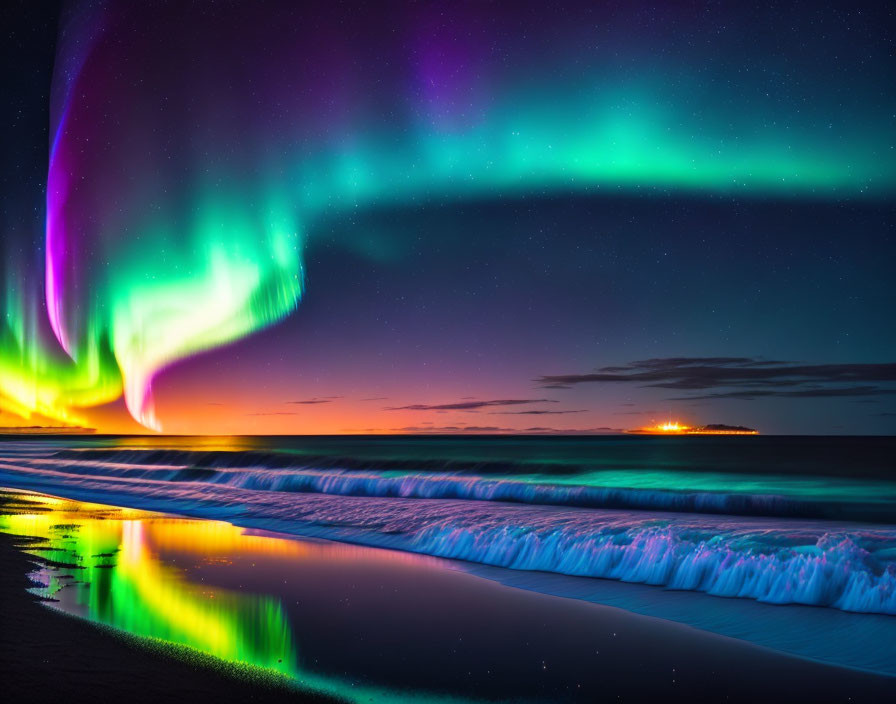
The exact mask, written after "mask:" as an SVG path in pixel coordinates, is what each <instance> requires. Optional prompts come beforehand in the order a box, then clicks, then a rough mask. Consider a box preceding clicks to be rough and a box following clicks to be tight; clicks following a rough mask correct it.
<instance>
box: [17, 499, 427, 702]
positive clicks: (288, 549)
mask: <svg viewBox="0 0 896 704" xmlns="http://www.w3.org/2000/svg"><path fill="white" fill-rule="evenodd" d="M20 496H21V500H20V501H19V502H18V503H17V504H16V506H15V507H14V509H13V512H12V513H10V514H7V515H0V532H4V533H10V534H14V535H20V536H27V537H29V538H32V539H36V540H37V541H39V542H35V543H34V544H33V545H31V546H29V548H28V552H29V553H31V554H32V555H34V556H35V557H37V558H38V559H39V560H40V563H41V565H42V566H41V567H40V568H39V569H38V570H37V571H36V572H34V573H33V574H32V578H33V579H34V580H35V581H36V583H37V584H38V585H39V586H37V587H35V592H36V593H38V594H39V595H40V596H42V597H45V598H48V599H52V600H54V601H53V602H52V605H53V606H54V607H55V608H59V609H61V610H63V611H66V612H68V613H73V614H76V615H78V616H81V617H84V618H88V619H90V620H92V621H95V622H99V623H102V624H105V625H108V626H112V627H114V628H118V629H121V630H124V631H127V632H129V633H133V634H136V635H139V636H143V637H147V638H154V639H159V640H162V641H166V642H168V643H174V644H177V645H181V646H186V647H189V648H193V649H196V650H199V651H202V652H204V653H208V654H210V655H213V656H215V657H217V658H220V659H221V660H224V661H227V662H231V663H239V664H242V665H249V666H252V667H255V668H261V670H262V671H266V672H268V673H270V674H272V675H277V674H279V675H283V676H286V677H288V678H290V679H292V680H294V681H295V682H296V683H297V684H298V685H299V686H301V687H304V688H308V689H311V690H315V691H319V692H324V693H327V694H332V695H336V696H338V697H342V698H347V699H350V700H354V701H376V700H390V701H395V700H396V699H398V700H400V699H403V698H404V697H402V696H400V695H399V693H395V692H389V691H386V690H380V689H373V688H367V687H358V686H355V685H354V684H352V683H348V682H343V681H341V680H337V679H335V678H331V677H325V676H321V675H318V674H315V673H312V672H309V671H307V670H305V669H303V668H302V666H301V664H300V658H299V652H298V648H297V644H296V641H295V638H294V636H293V632H292V629H291V627H290V624H289V620H288V618H287V616H286V614H285V611H284V609H283V607H282V604H281V602H280V600H279V599H277V598H274V597H271V596H267V595H262V594H255V593H249V592H245V591H236V590H233V589H228V588H224V587H221V586H215V585H212V584H206V583H204V580H202V579H200V580H199V581H197V579H196V574H195V573H196V572H197V569H196V568H197V566H201V565H202V564H214V565H217V566H222V565H225V566H226V565H228V564H230V563H231V561H232V560H233V559H234V558H237V557H240V558H248V559H249V560H250V561H251V560H254V559H262V558H270V557H276V558H282V559H287V560H290V561H301V560H302V559H307V558H309V557H312V553H314V552H319V551H320V550H322V549H323V548H322V546H319V545H315V544H313V543H305V542H300V541H296V540H290V539H282V538H277V537H274V536H269V535H258V534H248V533H246V532H245V531H244V530H243V529H242V528H237V527H235V526H233V525H231V524H229V523H224V522H220V521H206V520H190V519H183V518H174V517H170V516H166V515H164V514H158V513H151V512H147V511H139V510H134V509H127V508H117V507H111V506H105V505H101V504H91V503H83V502H77V501H69V500H64V499H58V498H54V497H49V496H41V495H33V494H22V495H20ZM329 552H331V553H333V554H331V555H328V558H332V557H335V558H336V559H345V560H352V559H353V555H352V554H356V553H358V552H360V549H358V548H353V547H350V546H346V547H345V549H337V550H335V551H329ZM356 556H357V555H356ZM387 556H388V557H387ZM383 557H387V559H388V558H392V559H395V560H396V561H399V562H402V561H408V560H414V559H417V558H414V557H412V556H405V555H401V554H397V553H396V554H392V553H388V554H385V555H380V556H378V559H382V558H383ZM414 699H415V700H419V697H415V698H414Z"/></svg>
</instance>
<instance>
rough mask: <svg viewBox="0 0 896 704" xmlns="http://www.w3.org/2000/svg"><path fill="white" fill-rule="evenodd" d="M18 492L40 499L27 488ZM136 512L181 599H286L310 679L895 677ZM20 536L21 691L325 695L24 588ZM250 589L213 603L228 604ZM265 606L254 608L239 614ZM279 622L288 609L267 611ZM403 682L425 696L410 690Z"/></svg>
mask: <svg viewBox="0 0 896 704" xmlns="http://www.w3.org/2000/svg"><path fill="white" fill-rule="evenodd" d="M23 498H24V500H25V501H27V500H28V499H27V496H24V497H23V495H17V497H16V499H15V500H16V501H22V500H23ZM64 508H65V509H66V510H67V511H69V513H68V514H60V516H62V515H68V516H69V520H71V519H70V516H72V515H75V516H78V515H79V514H78V511H77V504H66V505H65V506H64ZM20 510H21V509H20ZM28 510H31V509H28ZM35 510H37V509H35ZM56 510H57V509H51V511H56ZM59 510H61V509H59ZM2 512H3V509H2V507H0V513H2ZM85 515H86V516H87V518H85V520H92V519H91V518H90V515H89V512H85ZM135 515H137V520H136V521H135V520H133V519H134V516H135ZM128 517H129V521H127V526H125V528H126V530H128V531H131V533H130V538H129V539H130V540H133V538H134V535H133V528H134V525H137V524H140V525H143V529H142V530H143V532H141V533H140V536H141V538H142V539H143V540H144V541H145V544H146V545H149V546H151V548H152V549H151V551H149V552H148V553H146V554H147V555H149V556H151V559H152V562H151V563H150V565H149V567H148V568H146V569H150V571H149V572H144V573H141V574H143V575H144V576H145V574H150V575H155V574H156V573H155V572H152V570H153V569H162V568H164V569H169V568H170V566H172V565H176V570H175V571H174V572H171V573H170V574H169V578H170V577H171V575H176V580H175V585H180V586H179V588H182V589H184V590H186V591H185V592H175V593H174V594H175V595H177V594H180V597H179V598H187V599H191V598H193V597H195V596H196V595H197V594H201V595H204V596H205V597H207V598H209V599H213V598H217V599H219V601H220V600H222V599H225V600H226V599H234V598H237V597H234V596H233V595H234V594H236V595H247V598H248V595H252V597H251V598H254V599H260V598H263V599H266V600H269V599H273V600H274V601H273V602H272V603H276V604H277V605H278V606H277V609H278V610H277V611H276V614H278V618H280V619H281V620H282V622H283V624H285V626H284V628H286V629H287V631H288V633H289V634H290V643H293V644H294V645H295V650H296V653H297V655H296V657H297V659H298V660H299V661H300V662H301V667H300V668H299V669H297V672H299V673H302V676H304V675H306V674H307V675H308V676H309V677H310V678H311V681H312V682H313V681H315V678H317V679H318V680H322V681H337V680H338V681H340V682H350V683H355V682H357V683H361V684H363V685H366V686H375V687H377V688H379V689H378V691H379V692H380V694H381V696H379V697H377V698H378V699H382V700H388V699H390V698H391V695H390V694H389V693H390V692H391V693H396V694H398V693H400V694H407V693H408V691H410V692H411V693H417V692H419V693H422V692H429V693H431V694H436V695H438V694H442V693H445V694H448V693H451V694H456V695H459V696H461V697H470V698H485V699H493V700H497V699H505V700H509V701H521V700H524V699H534V700H541V701H596V700H601V701H657V700H662V701H670V700H672V701H684V700H690V701H719V702H722V701H744V702H747V701H782V702H783V701H787V702H794V701H809V700H812V701H842V702H878V701H881V702H883V701H889V700H890V697H891V695H892V692H893V691H894V688H896V680H894V679H892V678H887V677H882V676H878V675H872V674H867V673H863V672H859V671H855V670H847V669H843V668H836V667H830V666H826V665H822V664H819V663H815V662H810V661H807V660H802V659H798V658H794V657H790V656H785V655H781V654H778V653H776V652H774V651H770V650H766V649H763V648H759V647H756V646H752V645H749V644H746V643H743V642H741V641H737V640H734V639H730V638H724V637H721V636H716V635H712V634H709V633H705V632H702V631H698V630H696V629H692V628H688V627H686V626H681V625H679V624H676V623H672V622H669V621H663V620H660V619H655V618H649V617H644V616H638V615H635V614H631V613H629V612H626V611H623V610H620V609H615V608H611V607H605V606H600V605H595V604H588V603H584V602H581V601H577V600H573V599H564V598H558V597H551V596H544V595H541V594H536V593H532V592H527V591H524V590H519V589H513V588H508V587H505V586H502V585H500V584H497V583H495V582H493V581H489V580H486V579H482V578H479V577H476V576H473V575H470V574H467V573H466V572H464V571H462V570H456V569H447V568H446V564H447V563H444V561H440V560H434V559H431V558H420V557H417V556H410V555H405V554H402V553H393V552H391V551H387V550H376V549H368V548H358V547H355V546H345V545H341V544H338V543H327V542H321V541H303V540H294V539H285V538H281V537H277V536H272V535H267V534H261V533H258V532H243V531H241V530H240V529H237V528H235V527H233V526H229V524H215V523H214V522H209V521H197V520H184V519H174V518H167V517H159V514H146V513H145V512H139V514H131V513H129V514H128ZM141 517H142V518H141ZM103 520H105V521H106V523H103V524H102V525H101V526H100V527H101V528H102V529H103V530H107V531H108V530H113V528H114V521H116V520H118V519H117V518H115V516H114V515H112V514H110V515H108V516H104V517H103ZM35 532H36V531H35ZM113 534H114V530H113ZM203 536H204V537H203ZM113 537H114V536H113ZM212 538H213V540H212ZM203 540H204V541H205V544H203ZM14 542H18V543H19V544H20V545H25V547H29V544H30V547H31V548H32V549H34V544H33V541H23V540H22V539H14V538H12V537H11V536H9V535H2V534H0V559H2V568H0V600H2V601H0V614H2V628H0V669H2V672H3V680H4V681H3V685H4V687H3V690H4V693H8V694H9V695H11V697H10V698H12V697H18V696H21V697H24V698H27V699H28V700H29V701H50V700H52V701H55V702H60V701H65V700H66V699H70V698H71V697H76V698H77V699H80V698H83V697H84V696H97V697H99V698H101V699H102V700H112V698H113V697H115V698H117V697H124V698H126V699H127V700H131V701H166V700H169V699H171V698H172V697H173V696H176V697H177V699H181V698H186V697H193V698H194V699H195V700H196V701H215V700H217V701H283V700H290V701H322V700H323V698H321V697H318V696H316V695H312V694H310V693H308V692H306V691H296V690H294V689H291V688H290V687H289V686H287V685H286V684H285V683H283V682H282V681H280V682H278V681H277V680H272V679H271V678H269V677H264V676H261V675H259V674H258V671H255V670H253V669H251V668H245V667H243V668H240V667H238V666H234V665H233V664H227V663H225V662H222V661H221V660H218V659H215V658H211V657H207V656H197V655H195V652H194V651H190V655H189V657H188V658H186V659H185V658H184V655H185V652H186V651H184V650H183V649H181V650H178V649H177V648H171V647H167V648H166V647H164V646H160V645H158V644H151V645H149V644H148V643H155V642H153V641H147V640H145V639H141V638H135V637H130V636H122V635H121V634H120V632H119V631H114V630H112V629H110V628H107V627H101V626H97V625H95V624H93V623H91V622H89V621H87V620H83V619H80V618H77V617H73V616H70V615H66V614H63V613H60V612H59V611H57V610H54V609H50V608H47V607H46V606H45V605H43V604H41V603H40V602H39V600H38V598H37V597H36V596H34V595H32V594H29V593H28V592H27V591H26V588H27V587H28V586H30V583H29V581H28V579H27V578H26V576H25V575H26V573H27V572H29V571H31V570H32V569H33V561H32V558H28V557H26V556H25V555H24V554H23V553H22V552H20V551H19V550H17V549H16V548H14V547H13V543H14ZM104 554H105V553H104ZM109 554H110V555H112V552H110V553H109ZM94 557H96V555H94ZM46 559H52V558H51V557H50V553H47V555H46ZM103 559H105V558H103ZM127 559H128V555H127V552H126V551H125V552H123V553H121V554H120V555H119V556H118V557H117V558H116V560H117V562H116V561H115V560H112V559H111V558H110V561H109V563H108V565H107V564H102V565H99V566H98V568H97V569H99V568H104V569H99V572H96V573H95V574H98V575H105V574H112V573H114V570H116V569H122V568H123V567H122V565H121V564H120V563H122V562H123V561H126V560H127ZM106 568H107V569H106ZM61 571H62V572H64V571H65V570H61ZM163 574H168V573H163ZM153 584H155V583H153ZM158 585H160V586H154V587H153V591H152V593H160V592H159V591H158V590H159V589H161V588H164V589H170V588H172V586H171V583H170V579H169V581H167V582H166V581H162V582H159V583H158ZM166 585H167V586H166ZM99 586H101V585H99V584H97V585H96V586H92V587H90V588H91V589H94V590H95V589H97V587H99ZM197 590H199V591H197ZM75 591H76V590H74V589H73V588H72V587H66V588H64V589H62V590H60V591H59V592H58V593H57V594H56V595H55V596H57V597H58V598H59V599H60V602H59V604H62V605H65V603H66V601H71V603H70V604H68V605H67V606H68V607H69V608H71V609H75V610H76V609H77V608H84V607H83V605H82V606H78V605H77V604H76V603H75V601H76V600H74V601H73V600H72V598H71V595H72V594H74V593H75ZM112 594H113V595H115V594H116V593H115V592H112ZM184 595H186V596H184ZM228 595H230V596H228ZM260 595H263V596H260ZM117 598H118V600H119V602H120V600H121V596H120V594H119V596H118V597H117ZM104 603H105V602H104ZM263 603H268V602H267V601H265V602H263ZM241 604H243V602H240V601H236V602H231V608H230V609H229V610H228V609H225V610H224V611H209V612H207V613H208V614H212V615H215V614H217V616H216V617H217V618H222V619H223V618H225V617H228V614H230V615H232V614H231V612H233V611H234V609H236V610H239V608H242V606H240V605H241ZM140 606H141V605H139V604H138V605H133V604H132V605H130V607H129V608H131V609H135V608H138V607H140ZM243 606H244V605H243ZM119 607H120V604H119ZM162 608H164V605H162ZM257 611H258V609H257V608H256V607H253V608H252V609H249V610H248V611H247V610H246V609H243V613H244V617H245V614H246V613H251V614H255V613H257ZM104 613H106V615H107V616H106V617H107V618H112V617H111V616H108V613H109V612H108V611H106V612H104ZM204 623H205V624H206V625H205V628H206V630H207V629H208V626H209V622H208V621H205V622H204ZM211 625H214V624H211ZM267 627H268V628H275V627H278V626H277V624H274V625H273V626H272V625H271V624H270V619H268V626H267ZM256 631H257V627H253V628H252V629H249V630H245V629H244V630H242V631H240V630H237V631H234V632H235V633H237V634H245V633H249V632H251V633H256ZM272 632H277V633H280V632H281V631H276V630H275V631H272ZM265 638H268V639H269V638H270V636H269V635H268V636H265ZM265 638H262V639H261V640H265ZM891 645H892V644H891ZM882 646H886V644H882ZM347 691H351V690H347ZM403 698H404V699H405V700H409V701H414V700H416V697H415V696H414V694H411V695H410V696H404V697H403Z"/></svg>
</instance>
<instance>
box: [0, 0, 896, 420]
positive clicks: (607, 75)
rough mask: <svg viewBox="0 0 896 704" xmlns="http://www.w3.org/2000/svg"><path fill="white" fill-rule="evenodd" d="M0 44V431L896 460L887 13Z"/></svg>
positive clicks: (504, 22) (79, 21) (60, 36)
mask: <svg viewBox="0 0 896 704" xmlns="http://www.w3.org/2000/svg"><path fill="white" fill-rule="evenodd" d="M0 12H2V22H0V25H2V26H3V28H4V42H3V43H4V48H3V51H4V61H3V70H4V74H3V79H2V80H3V94H4V96H5V97H4V100H3V101H2V110H3V112H2V120H3V127H4V129H3V132H4V135H5V139H4V142H5V144H4V149H3V153H2V157H0V158H2V162H0V179H2V190H0V205H2V217H0V227H2V234H0V255H2V259H0V264H2V269H0V277H2V278H0V284H2V286H0V305H2V310H3V311H4V312H5V319H3V327H2V328H0V373H2V377H0V411H2V412H0V425H7V426H9V425H36V424H44V425H59V424H76V425H87V426H90V427H95V428H98V429H100V430H104V431H111V432H132V431H137V430H142V429H143V428H144V427H149V428H156V429H163V430H164V431H165V432H173V433H329V432H337V433H339V432H351V433H366V432H510V431H513V432H573V431H574V432H607V431H609V430H618V429H629V428H634V427H638V426H642V425H646V424H649V423H652V422H655V421H663V420H666V419H669V418H672V419H678V420H680V421H683V422H687V423H691V424H705V423H727V424H736V425H746V426H750V427H755V428H758V429H759V430H760V431H761V432H764V433H835V434H836V433H847V434H849V433H869V434H892V433H893V432H896V362H894V359H896V355H894V354H893V349H894V346H896V332H894V325H893V318H894V316H893V311H894V310H896V285H894V272H896V235H894V222H896V201H894V195H896V88H894V86H896V46H894V36H896V35H894V31H893V30H894V28H896V22H894V11H893V10H892V9H891V8H890V7H888V5H887V4H885V3H880V4H879V5H875V4H864V3H842V4H836V3H824V4H820V3H782V4H774V3H761V4H757V5H755V6H753V5H750V4H748V3H719V4H716V3H713V4H706V3H668V4H660V6H654V5H653V4H646V3H637V2H634V3H631V2H626V3H559V4H548V3H541V2H538V3H469V4H467V3H459V4H452V5H450V6H447V5H445V4H443V3H432V4H427V3H417V4H407V5H405V4H402V3H390V4H379V3H373V4H361V3H357V4H355V3H345V4H337V3H319V4H305V3H291V2H283V3H276V2H251V3H248V2H247V3H237V2H218V3H215V2H204V3H203V2H192V3H184V2H146V3H107V4H104V3H86V2H85V3H72V4H70V5H65V6H64V7H63V8H60V7H59V6H57V5H55V4H52V3H42V2H27V1H23V2H11V3H6V4H5V5H4V8H3V10H2V11H0ZM135 419H136V420H135ZM137 421H140V422H141V423H142V424H143V425H142V426H141V425H139V424H138V422H137Z"/></svg>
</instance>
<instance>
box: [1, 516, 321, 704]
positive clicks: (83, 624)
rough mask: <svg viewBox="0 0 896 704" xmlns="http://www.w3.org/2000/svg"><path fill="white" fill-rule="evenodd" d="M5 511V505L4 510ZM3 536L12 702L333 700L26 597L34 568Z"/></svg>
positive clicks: (7, 690) (4, 634) (5, 644)
mask: <svg viewBox="0 0 896 704" xmlns="http://www.w3.org/2000/svg"><path fill="white" fill-rule="evenodd" d="M0 510H2V506H0ZM23 544H25V542H24V541H22V540H19V539H16V538H13V537H12V536H9V535H3V534H0V691H2V693H3V698H4V700H5V701H9V702H15V701H22V702H54V704H64V703H65V702H77V701H85V700H87V701H89V699H87V698H90V699H93V700H94V701H97V702H105V701H109V702H111V701H120V702H141V703H142V702H146V703H147V704H158V703H159V702H166V701H193V702H197V703H198V702H233V704H239V703H240V702H329V701H335V700H333V699H330V698H327V697H324V696H317V695H311V694H309V693H304V692H296V691H295V690H294V689H293V688H291V687H289V686H287V685H285V684H278V683H276V682H272V681H271V680H270V679H269V678H264V677H258V676H255V677H253V676H252V673H251V672H249V671H239V669H238V668H234V667H228V666H227V665H226V664H225V663H222V662H221V661H219V660H216V659H214V658H210V657H206V658H201V657H198V656H196V654H194V653H187V652H186V651H180V652H178V651H177V650H176V649H175V648H168V649H166V648H164V647H162V646H160V645H156V644H154V643H152V642H151V641H148V640H145V639H141V638H136V637H129V636H127V635H126V634H124V633H122V632H120V631H114V630H112V629H109V628H104V627H102V626H98V625H96V624H94V623H91V622H90V621H86V620H83V619H79V618H76V617H73V616H68V615H65V614H63V613H60V612H58V611H55V610H52V609H49V608H47V607H46V606H44V604H42V603H41V600H40V599H38V597H36V596H34V595H32V594H30V593H28V591H26V590H27V588H28V587H31V586H33V585H32V583H31V581H30V580H29V579H28V578H27V576H26V575H27V573H28V572H30V571H31V570H32V569H33V567H34V565H33V563H32V562H31V560H30V558H29V557H28V556H26V555H25V554H24V553H23V552H22V551H21V550H20V549H18V548H17V547H16V545H23Z"/></svg>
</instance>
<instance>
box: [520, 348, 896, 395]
mask: <svg viewBox="0 0 896 704" xmlns="http://www.w3.org/2000/svg"><path fill="white" fill-rule="evenodd" d="M536 382H538V383H539V384H540V385H541V386H542V387H543V388H557V387H558V386H559V387H563V388H567V389H568V388H571V387H573V386H576V385H578V384H592V383H597V384H620V383H622V384H625V383H627V384H637V385H639V386H642V387H648V388H650V387H652V388H661V389H676V390H681V391H695V392H699V391H706V392H708V393H703V394H693V395H687V396H676V397H673V398H671V399H670V400H674V401H691V400H694V399H719V398H727V399H741V400H752V399H755V398H763V397H783V398H829V397H843V396H881V395H891V394H894V393H896V389H894V388H891V387H890V386H887V385H889V384H893V383H896V362H889V363H884V364H800V363H796V362H782V361H777V360H763V359H754V358H752V357H666V358H658V359H646V360H641V361H637V362H632V363H630V364H626V365H624V366H618V367H602V368H600V369H598V370H597V371H596V372H593V373H589V374H561V375H546V376H542V377H539V378H538V379H536ZM845 385H847V386H845ZM716 389H718V391H715V390H716Z"/></svg>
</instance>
